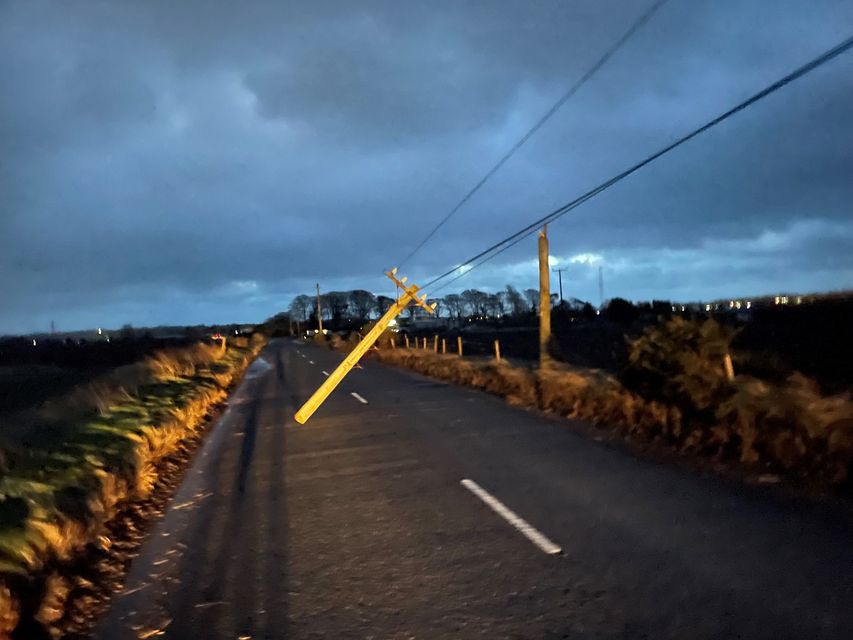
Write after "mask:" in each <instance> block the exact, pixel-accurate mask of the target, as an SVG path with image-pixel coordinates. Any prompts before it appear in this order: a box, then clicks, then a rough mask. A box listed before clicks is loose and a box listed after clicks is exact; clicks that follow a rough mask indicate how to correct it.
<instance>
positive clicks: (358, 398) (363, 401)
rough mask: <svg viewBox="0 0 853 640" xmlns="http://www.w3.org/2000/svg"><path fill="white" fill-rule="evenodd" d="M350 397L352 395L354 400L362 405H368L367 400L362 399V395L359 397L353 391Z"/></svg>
mask: <svg viewBox="0 0 853 640" xmlns="http://www.w3.org/2000/svg"><path fill="white" fill-rule="evenodd" d="M350 395H351V396H352V397H353V398H355V399H356V400H358V401H359V402H360V403H361V404H367V400H365V399H364V398H362V397H361V396H360V395H358V394H357V393H356V392H355V391H353V392H352V393H351V394H350Z"/></svg>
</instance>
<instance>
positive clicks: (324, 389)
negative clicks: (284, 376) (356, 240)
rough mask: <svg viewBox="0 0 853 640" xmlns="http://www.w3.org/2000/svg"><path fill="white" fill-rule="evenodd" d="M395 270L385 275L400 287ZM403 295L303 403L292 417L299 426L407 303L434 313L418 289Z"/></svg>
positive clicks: (356, 363)
mask: <svg viewBox="0 0 853 640" xmlns="http://www.w3.org/2000/svg"><path fill="white" fill-rule="evenodd" d="M396 273H397V269H392V270H391V271H389V272H388V273H386V275H387V276H388V277H389V278H391V279H392V280H394V282H396V283H397V284H399V285H400V286H402V285H404V284H405V282H406V279H405V278H403V279H402V280H397V278H396ZM404 292H405V293H404V295H402V296H401V297H400V299H399V300H398V301H397V302H396V303H394V304H392V305H391V306H390V307H389V308H388V311H386V312H385V315H383V316H382V317H381V318H379V320H377V321H376V324H375V325H374V326H373V328H372V329H371V330H370V331H368V332H367V335H366V336H364V339H363V340H362V341H361V342H359V343H358V344H357V345H356V346H355V347H354V348H353V350H352V351H350V353H349V355H347V357H346V358H344V359H343V362H341V363H340V364H339V365H338V366H337V367H336V368H335V370H334V371H332V373H331V374H329V377H328V378H326V380H325V381H324V382H323V384H321V385H320V386H319V387H318V388H317V390H316V391H315V392H314V393H313V394H312V395H311V397H310V398H308V400H306V401H305V404H303V405H302V406H301V407H300V408H299V411H297V412H296V414H295V415H294V416H293V419H294V420H296V422H298V423H299V424H305V422H306V421H307V420H308V419H309V418H310V417H311V416H312V414H313V413H314V412H315V411H316V410H317V408H318V407H319V406H320V405H321V404H323V402H324V401H325V400H326V398H328V397H329V394H330V393H332V391H334V389H335V387H337V386H338V384H339V383H340V382H341V380H343V378H344V376H346V375H347V373H348V372H349V371H350V369H352V368H353V367H355V366H357V365H358V361H359V360H360V359H361V357H362V356H363V355H364V354H365V353H367V350H368V349H370V348H371V347H372V346H373V345H374V343H375V342H376V341H377V340H378V339H379V337H380V336H381V335H382V332H383V331H385V329H387V328H388V325H389V324H390V322H391V320H393V319H394V318H396V317H397V316H398V315H399V314H400V312H401V311H403V310H404V309H405V308H406V306H407V305H408V304H409V302H412V301H414V302H415V304H417V305H418V306H421V307H423V308H424V309H426V310H427V311H428V312H429V313H434V312H435V307H432V306H428V305H427V304H426V295H424V296H423V297H422V298H418V297H417V295H416V294H417V292H418V287H416V286H415V285H410V286H408V287H406V288H405V289H404Z"/></svg>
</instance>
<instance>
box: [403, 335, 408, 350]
mask: <svg viewBox="0 0 853 640" xmlns="http://www.w3.org/2000/svg"><path fill="white" fill-rule="evenodd" d="M403 337H404V338H405V339H406V349H408V348H409V334H408V333H406V334H404V335H403Z"/></svg>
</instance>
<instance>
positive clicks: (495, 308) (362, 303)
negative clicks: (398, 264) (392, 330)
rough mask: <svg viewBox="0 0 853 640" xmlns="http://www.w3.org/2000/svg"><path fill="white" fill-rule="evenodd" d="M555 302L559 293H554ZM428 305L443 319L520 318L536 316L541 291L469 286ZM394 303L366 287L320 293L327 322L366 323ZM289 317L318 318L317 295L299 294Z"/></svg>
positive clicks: (412, 310) (415, 310)
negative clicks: (483, 288)
mask: <svg viewBox="0 0 853 640" xmlns="http://www.w3.org/2000/svg"><path fill="white" fill-rule="evenodd" d="M553 298H554V300H553V302H556V296H553ZM427 302H428V303H429V304H433V303H435V304H436V315H437V316H438V317H440V318H456V319H461V318H466V317H471V316H482V317H488V318H497V317H502V316H510V317H512V316H516V317H521V316H525V315H531V314H532V315H535V314H536V313H537V312H538V304H539V291H538V290H537V289H525V290H518V289H516V288H515V287H513V286H512V285H507V286H506V288H505V289H504V290H502V291H499V292H497V293H489V292H486V291H479V290H477V289H467V290H465V291H463V292H461V293H450V294H448V295H446V296H443V297H436V298H431V299H429V300H428V301H427ZM392 304H394V298H391V297H388V296H383V295H374V294H373V293H371V292H370V291H365V290H364V289H354V290H352V291H330V292H328V293H324V294H322V295H321V296H320V312H321V314H322V317H323V320H324V321H331V322H333V323H337V322H342V321H351V322H364V321H367V320H370V319H373V318H377V317H379V316H381V315H382V314H384V313H385V312H386V311H387V310H388V308H389V307H390V306H391V305H392ZM406 311H407V313H408V314H409V316H410V317H412V316H414V315H416V314H418V313H419V309H418V307H415V306H414V305H413V306H410V307H409V308H408V309H407V310H406ZM289 312H290V318H291V319H292V320H293V321H299V322H305V321H308V320H312V319H313V320H315V321H316V318H317V297H316V296H310V295H305V294H302V295H298V296H296V297H295V298H294V299H293V301H292V302H291V303H290V308H289Z"/></svg>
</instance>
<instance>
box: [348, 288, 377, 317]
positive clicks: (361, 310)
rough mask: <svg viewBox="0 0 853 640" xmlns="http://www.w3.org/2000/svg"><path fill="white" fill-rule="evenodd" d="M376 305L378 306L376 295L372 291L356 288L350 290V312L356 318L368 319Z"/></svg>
mask: <svg viewBox="0 0 853 640" xmlns="http://www.w3.org/2000/svg"><path fill="white" fill-rule="evenodd" d="M374 307H376V296H374V295H373V294H372V293H370V291H365V290H364V289H356V290H354V291H350V292H349V312H350V315H351V316H352V317H353V318H355V319H356V320H361V321H364V320H367V318H368V317H369V316H370V312H371V311H373V309H374Z"/></svg>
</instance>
